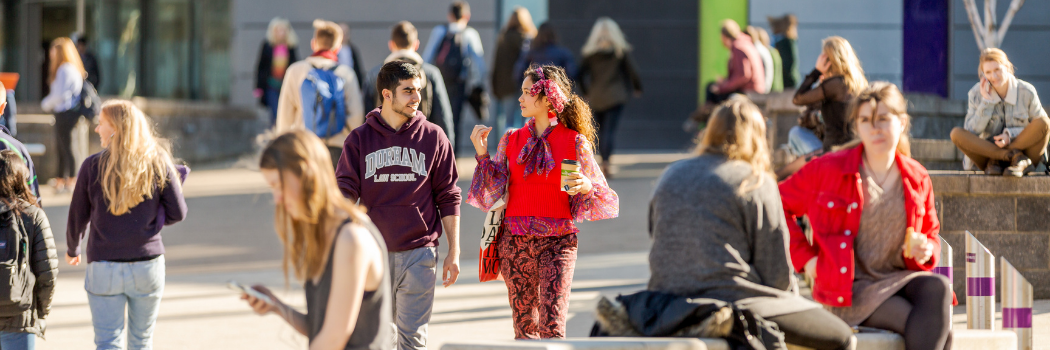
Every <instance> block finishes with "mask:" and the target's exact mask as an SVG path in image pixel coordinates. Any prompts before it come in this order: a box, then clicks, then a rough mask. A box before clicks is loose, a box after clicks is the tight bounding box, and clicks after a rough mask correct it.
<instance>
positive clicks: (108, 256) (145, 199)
mask: <svg viewBox="0 0 1050 350" xmlns="http://www.w3.org/2000/svg"><path fill="white" fill-rule="evenodd" d="M95 132H97V133H98V134H99V138H100V139H101V141H102V148H103V150H102V152H99V153H96V154H94V155H92V156H90V157H88V158H87V159H86V160H84V164H83V166H81V168H80V170H81V176H80V177H79V178H78V179H77V185H76V187H75V188H74V189H73V200H72V202H71V203H70V205H69V223H68V224H67V226H66V242H67V245H68V247H67V251H66V262H68V263H69V264H70V265H79V264H80V262H81V259H82V258H81V247H80V242H81V240H82V239H83V238H84V233H85V232H86V231H87V228H88V226H90V227H91V231H90V232H91V233H90V235H91V236H90V237H89V238H90V239H89V240H88V244H87V263H88V265H87V276H86V277H85V278H86V281H85V282H84V288H85V289H86V290H87V295H88V305H89V306H90V308H91V323H92V325H93V326H94V328H95V346H96V347H98V348H99V349H120V348H124V336H123V333H124V328H125V326H124V319H125V317H126V318H127V319H128V323H130V327H128V330H127V334H128V340H127V348H128V349H149V348H152V346H153V330H154V324H155V323H156V320H157V312H158V311H159V310H160V299H161V294H163V292H164V255H163V254H164V244H163V242H161V238H160V230H161V229H162V228H163V227H164V226H166V225H171V224H174V223H177V222H179V221H182V220H183V219H184V218H185V217H186V200H185V199H184V198H183V196H182V180H183V179H184V178H185V176H186V174H187V173H188V171H189V169H187V168H186V167H176V166H175V165H174V162H173V160H172V156H171V152H170V151H169V149H168V145H167V143H166V142H164V140H161V139H159V138H158V137H157V135H156V133H155V132H154V131H153V128H152V127H151V123H150V121H149V120H148V119H147V118H146V115H145V114H143V113H142V111H141V110H139V109H138V107H135V105H134V104H132V103H131V101H127V100H113V101H108V102H106V103H105V104H103V105H102V113H101V114H100V116H99V124H98V126H97V127H95ZM125 309H126V310H127V311H125Z"/></svg>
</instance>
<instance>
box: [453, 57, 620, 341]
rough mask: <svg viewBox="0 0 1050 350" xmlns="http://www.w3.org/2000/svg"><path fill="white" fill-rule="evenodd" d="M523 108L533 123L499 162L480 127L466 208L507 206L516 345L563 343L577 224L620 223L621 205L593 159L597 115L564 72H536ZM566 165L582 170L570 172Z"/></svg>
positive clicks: (505, 241)
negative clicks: (547, 340)
mask: <svg viewBox="0 0 1050 350" xmlns="http://www.w3.org/2000/svg"><path fill="white" fill-rule="evenodd" d="M518 102H519V103H520V104H521V114H522V116H524V117H526V118H532V119H530V120H529V121H528V122H527V123H526V124H525V127H524V128H521V129H517V130H508V131H507V132H506V133H505V134H504V135H503V137H502V138H500V141H499V146H498V147H497V148H496V149H497V151H496V154H495V155H494V156H492V157H490V156H489V153H488V136H489V133H490V132H491V131H492V128H490V127H485V126H483V125H478V126H475V127H474V131H473V132H472V133H471V135H470V140H471V141H472V142H473V144H474V150H475V152H477V156H476V158H477V160H478V165H477V168H475V170H474V178H473V180H471V184H470V194H469V196H468V197H467V204H470V205H473V206H475V207H477V208H480V209H481V210H485V211H487V210H489V209H490V208H491V207H492V206H493V205H494V204H495V203H496V201H498V200H499V199H501V198H504V197H506V198H507V199H508V203H507V212H506V218H505V219H504V220H503V226H504V228H505V229H506V231H505V232H506V234H503V235H502V236H501V237H499V240H498V241H497V243H496V244H498V245H499V257H500V261H501V262H500V270H501V271H500V273H501V274H503V277H504V278H505V279H506V283H507V289H508V293H509V299H510V305H511V309H512V312H513V317H514V338H516V339H525V338H530V339H536V338H564V337H565V318H566V315H567V314H568V311H569V310H568V306H569V288H570V285H571V284H572V276H573V272H574V271H575V269H576V246H577V238H576V234H577V233H578V232H579V229H577V228H576V225H575V224H574V223H573V222H574V221H582V220H587V221H594V220H602V219H611V218H615V217H616V216H617V215H618V214H619V211H620V209H619V208H620V207H619V198H618V197H617V195H616V192H614V191H613V190H612V188H609V184H608V183H607V182H606V180H605V175H603V174H602V172H601V169H600V168H599V167H598V163H597V161H595V159H594V151H593V149H594V141H595V140H594V139H595V130H594V125H593V124H592V123H593V122H592V119H591V118H592V117H591V110H590V107H588V106H587V103H586V102H584V101H583V100H582V99H581V98H580V97H579V96H576V95H575V94H573V92H572V84H571V80H570V78H569V76H568V74H566V73H565V70H564V69H562V68H561V67H555V66H542V67H540V66H533V67H530V68H529V70H528V72H527V73H526V74H525V81H524V82H522V85H521V97H519V98H518ZM566 162H568V163H575V165H576V166H577V167H578V170H577V171H568V172H566V171H565V170H563V169H565V168H564V165H562V164H565V163H566ZM560 165H562V167H563V168H562V169H556V168H557V167H558V166H560ZM566 173H567V174H571V175H567V176H566V175H563V174H566ZM563 177H564V178H565V179H564V180H563Z"/></svg>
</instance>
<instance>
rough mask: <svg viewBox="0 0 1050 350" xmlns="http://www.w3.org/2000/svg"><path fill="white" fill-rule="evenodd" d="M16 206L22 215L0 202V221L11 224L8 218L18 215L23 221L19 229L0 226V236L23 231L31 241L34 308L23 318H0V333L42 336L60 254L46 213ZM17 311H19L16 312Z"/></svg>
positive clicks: (28, 205)
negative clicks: (34, 278) (56, 248)
mask: <svg viewBox="0 0 1050 350" xmlns="http://www.w3.org/2000/svg"><path fill="white" fill-rule="evenodd" d="M17 205H18V206H19V209H20V212H18V213H15V211H14V210H12V209H11V207H9V206H8V205H7V204H4V203H3V202H0V221H3V222H5V223H6V222H8V220H9V219H8V215H18V216H19V217H18V219H19V220H20V221H21V225H20V227H8V225H6V224H5V225H3V226H0V237H13V236H16V235H17V233H16V232H11V230H23V229H24V232H23V233H22V235H23V236H25V237H27V238H28V240H29V242H28V248H29V249H28V253H29V256H28V260H27V261H28V263H29V268H30V271H32V275H33V276H35V277H36V281H35V282H33V281H28V282H30V283H32V286H33V287H32V293H31V294H32V298H31V299H32V306H31V307H30V308H29V309H28V310H25V311H23V312H22V314H21V315H18V316H12V317H3V318H0V331H2V332H18V333H34V334H38V335H40V336H41V337H43V335H44V328H45V323H44V318H46V317H47V315H48V314H49V313H50V312H51V301H52V299H53V297H54V295H55V278H56V277H57V276H58V254H57V252H56V250H55V239H54V237H53V236H52V235H51V224H50V223H49V222H48V221H47V216H46V215H44V210H43V209H40V208H37V207H35V206H33V205H30V204H29V203H26V202H24V201H21V200H19V201H18V202H17ZM16 222H17V220H16ZM26 292H27V293H28V292H29V291H26ZM4 308H18V306H5V307H0V314H10V313H11V312H10V311H11V310H4ZM5 311H7V312H5ZM14 312H17V309H16V310H14Z"/></svg>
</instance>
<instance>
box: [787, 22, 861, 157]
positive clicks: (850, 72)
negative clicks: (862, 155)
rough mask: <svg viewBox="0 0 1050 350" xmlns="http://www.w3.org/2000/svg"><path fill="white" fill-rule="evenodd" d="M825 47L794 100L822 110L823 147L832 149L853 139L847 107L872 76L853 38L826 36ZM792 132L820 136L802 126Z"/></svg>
mask: <svg viewBox="0 0 1050 350" xmlns="http://www.w3.org/2000/svg"><path fill="white" fill-rule="evenodd" d="M821 47H822V49H821V52H820V55H819V56H817V63H816V67H815V68H813V71H812V72H810V73H809V75H806V79H805V80H802V86H799V88H798V90H797V91H795V96H794V97H793V98H792V99H791V102H792V103H794V104H795V105H796V106H801V107H805V106H810V107H812V108H815V109H819V110H820V115H821V118H820V119H821V120H823V122H824V139H823V140H822V145H823V151H824V152H828V151H831V150H832V147H836V146H841V145H843V144H845V143H847V142H850V141H852V140H853V136H854V135H853V127H852V126H851V125H849V123H847V122H846V107H847V106H848V105H849V102H850V99H852V98H853V96H856V95H857V94H858V93H860V91H861V90H864V89H865V88H867V87H868V79H867V78H865V77H864V69H863V68H861V66H860V60H859V59H857V53H856V52H854V51H853V46H850V44H849V41H846V39H843V38H842V37H839V36H832V37H828V38H826V39H824V41H823V42H822V43H821ZM792 135H795V136H796V137H799V138H805V139H806V140H809V141H807V143H810V142H812V140H813V139H814V138H815V137H816V136H815V135H813V134H812V133H810V132H809V131H808V129H805V128H801V127H798V126H796V127H794V128H792V130H791V132H790V133H789V134H788V138H789V139H790V138H791V137H792Z"/></svg>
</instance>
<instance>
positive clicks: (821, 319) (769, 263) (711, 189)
mask: <svg viewBox="0 0 1050 350" xmlns="http://www.w3.org/2000/svg"><path fill="white" fill-rule="evenodd" d="M706 130H707V131H706V132H705V133H704V134H703V136H702V137H703V138H702V139H701V141H700V144H699V145H698V147H697V157H695V158H692V159H686V160H683V161H679V162H676V163H674V164H671V166H669V167H668V168H667V170H666V171H665V172H664V174H663V175H662V176H660V179H659V180H657V182H656V189H655V190H654V191H653V197H652V201H651V202H650V205H649V208H650V210H649V227H650V232H649V233H650V235H651V236H652V239H653V244H652V250H650V252H649V269H650V271H651V274H652V277H651V278H650V279H649V290H651V291H658V292H663V293H668V294H673V295H680V296H689V297H696V298H710V299H716V300H721V301H725V302H730V303H736V304H737V305H738V306H742V307H746V308H748V309H750V310H752V311H754V312H755V314H757V315H758V316H761V317H763V318H765V319H767V320H770V321H773V322H775V323H776V324H777V326H778V327H779V329H780V330H781V331H782V332H784V336H785V338H786V339H785V340H786V341H787V343H789V344H795V345H801V346H805V347H808V348H814V349H829V350H833V349H850V345H851V342H852V340H851V338H852V337H851V336H852V332H851V330H850V328H849V326H847V325H846V324H845V323H843V322H842V321H841V320H839V319H838V318H837V317H835V315H833V314H831V313H829V312H827V311H825V310H824V309H823V308H821V306H820V304H817V303H814V302H812V301H809V300H807V299H805V298H802V297H799V296H797V295H796V292H797V290H798V286H797V285H796V283H795V279H794V276H793V275H792V274H791V262H790V260H789V258H788V251H787V244H788V241H789V236H788V224H787V222H786V221H785V218H784V210H783V207H782V205H781V203H780V195H779V193H778V190H777V183H776V180H774V179H773V177H772V176H771V175H772V166H771V165H770V157H769V147H768V146H767V145H766V122H765V119H764V118H763V117H762V114H761V113H760V111H759V109H758V107H756V106H755V105H754V104H753V103H751V102H750V101H748V100H746V99H731V100H729V101H726V102H724V103H722V104H721V105H720V106H719V107H718V108H717V109H716V110H715V111H714V113H713V114H712V116H711V119H710V120H709V122H708V124H707V129H706ZM699 227H702V228H703V229H699V230H698V229H697V228H699Z"/></svg>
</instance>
